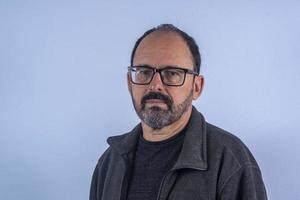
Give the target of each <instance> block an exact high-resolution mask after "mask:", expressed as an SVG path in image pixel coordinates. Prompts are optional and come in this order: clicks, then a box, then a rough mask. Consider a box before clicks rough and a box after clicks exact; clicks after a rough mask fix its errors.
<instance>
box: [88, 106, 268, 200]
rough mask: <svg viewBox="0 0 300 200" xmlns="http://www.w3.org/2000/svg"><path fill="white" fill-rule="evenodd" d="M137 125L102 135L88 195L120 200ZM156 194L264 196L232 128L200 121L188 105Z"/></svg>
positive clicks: (250, 199) (175, 199)
mask: <svg viewBox="0 0 300 200" xmlns="http://www.w3.org/2000/svg"><path fill="white" fill-rule="evenodd" d="M141 131H142V130H141V125H140V124H139V125H137V126H136V127H135V128H134V129H133V130H132V131H131V132H129V133H126V134H124V135H120V136H114V137H110V138H108V140H107V142H108V143H109V144H110V147H109V148H108V149H107V150H106V151H105V152H104V154H103V155H102V156H101V157H100V159H99V161H98V163H97V166H96V168H95V171H94V174H93V178H92V183H91V189H90V200H120V199H121V200H125V199H126V192H127V186H128V180H129V177H130V170H129V169H131V167H132V166H131V164H132V161H133V156H134V150H135V145H136V144H137V140H138V136H139V134H140V133H141ZM157 199H158V200H163V199H170V200H196V199H197V200H216V199H218V200H219V199H220V200H246V199H247V200H265V199H267V195H266V190H265V187H264V183H263V180H262V176H261V172H260V169H259V167H258V165H257V163H256V161H255V159H254V158H253V156H252V154H251V153H250V151H249V150H248V148H247V147H246V146H245V145H244V144H243V143H242V142H241V141H240V140H239V139H238V138H237V137H235V136H233V135H232V134H230V133H228V132H226V131H224V130H222V129H220V128H218V127H216V126H213V125H211V124H209V123H207V122H205V119H204V117H203V116H202V114H201V113H200V112H198V111H197V110H196V109H195V108H193V111H192V115H191V118H190V121H189V123H188V125H187V129H186V133H185V138H184V142H183V146H182V150H181V153H180V154H179V157H178V159H177V162H176V163H175V165H174V166H173V168H172V169H171V170H170V171H169V172H168V173H167V174H166V175H165V177H164V178H163V180H162V183H161V185H160V190H159V196H158V198H157Z"/></svg>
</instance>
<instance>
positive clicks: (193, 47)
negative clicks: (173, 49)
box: [130, 24, 201, 73]
mask: <svg viewBox="0 0 300 200" xmlns="http://www.w3.org/2000/svg"><path fill="white" fill-rule="evenodd" d="M155 31H171V32H175V33H177V34H178V35H179V36H180V37H181V38H182V39H183V40H184V41H185V42H186V44H187V46H188V48H189V50H190V52H191V54H192V57H193V63H194V71H196V72H197V73H200V65H201V55H200V52H199V47H198V45H197V43H196V42H195V40H194V38H192V37H191V36H189V35H188V34H187V33H186V32H184V31H182V30H180V29H179V28H177V27H176V26H174V25H172V24H161V25H159V26H157V27H154V28H152V29H150V30H148V31H146V32H145V33H144V34H143V35H142V36H141V37H140V38H139V39H138V40H137V41H136V42H135V45H134V47H133V50H132V53H131V59H130V64H131V65H133V59H134V56H135V52H136V49H137V47H138V46H139V44H140V43H141V41H142V40H143V39H144V38H145V37H146V36H147V35H149V34H150V33H152V32H155Z"/></svg>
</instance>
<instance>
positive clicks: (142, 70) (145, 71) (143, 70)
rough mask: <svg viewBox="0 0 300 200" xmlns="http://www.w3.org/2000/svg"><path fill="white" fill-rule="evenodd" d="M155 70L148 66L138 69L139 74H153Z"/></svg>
mask: <svg viewBox="0 0 300 200" xmlns="http://www.w3.org/2000/svg"><path fill="white" fill-rule="evenodd" d="M152 73H153V71H152V70H150V69H147V68H141V69H136V74H137V75H138V76H152Z"/></svg>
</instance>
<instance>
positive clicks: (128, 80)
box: [127, 73, 132, 95]
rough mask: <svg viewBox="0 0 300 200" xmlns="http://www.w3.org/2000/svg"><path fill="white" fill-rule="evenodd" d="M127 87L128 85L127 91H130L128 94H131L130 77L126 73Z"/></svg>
mask: <svg viewBox="0 0 300 200" xmlns="http://www.w3.org/2000/svg"><path fill="white" fill-rule="evenodd" d="M127 87H128V91H129V93H130V95H131V94H132V84H131V78H130V74H129V73H127Z"/></svg>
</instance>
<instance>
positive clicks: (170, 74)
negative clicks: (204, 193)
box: [128, 65, 199, 86]
mask: <svg viewBox="0 0 300 200" xmlns="http://www.w3.org/2000/svg"><path fill="white" fill-rule="evenodd" d="M128 72H129V74H130V78H131V82H132V83H134V84H137V85H148V84H149V83H150V82H151V81H152V79H153V77H154V75H155V73H156V72H158V73H159V75H160V78H161V80H162V82H163V84H164V85H168V86H182V85H183V84H184V81H185V77H186V74H192V75H194V76H198V75H199V74H198V73H197V72H195V71H193V70H190V69H185V68H180V67H177V66H164V67H163V68H160V69H156V68H154V67H151V66H149V65H137V66H129V67H128Z"/></svg>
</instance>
